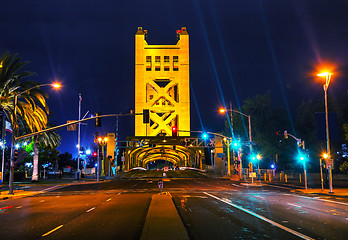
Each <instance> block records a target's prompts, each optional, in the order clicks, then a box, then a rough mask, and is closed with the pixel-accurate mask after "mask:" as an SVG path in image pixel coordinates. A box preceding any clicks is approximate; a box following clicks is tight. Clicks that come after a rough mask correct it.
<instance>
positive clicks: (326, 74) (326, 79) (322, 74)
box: [317, 72, 333, 193]
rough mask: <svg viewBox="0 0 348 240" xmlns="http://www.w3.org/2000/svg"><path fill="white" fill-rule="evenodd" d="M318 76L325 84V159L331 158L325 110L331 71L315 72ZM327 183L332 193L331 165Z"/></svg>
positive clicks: (326, 112)
mask: <svg viewBox="0 0 348 240" xmlns="http://www.w3.org/2000/svg"><path fill="white" fill-rule="evenodd" d="M317 76H319V77H325V84H324V85H323V87H324V93H325V120H326V150H327V160H329V159H330V160H331V155H330V135H329V116H328V111H327V89H328V88H329V84H330V80H331V76H332V73H330V72H323V73H319V74H317ZM329 185H330V193H333V188H332V169H331V166H330V167H329Z"/></svg>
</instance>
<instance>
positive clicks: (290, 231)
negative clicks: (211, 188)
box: [203, 192, 314, 240]
mask: <svg viewBox="0 0 348 240" xmlns="http://www.w3.org/2000/svg"><path fill="white" fill-rule="evenodd" d="M203 193H204V194H206V195H208V196H210V197H212V198H215V199H217V200H219V201H221V202H224V203H226V204H228V205H230V206H232V207H235V208H237V209H239V210H241V211H243V212H246V213H248V214H250V215H252V216H254V217H257V218H259V219H261V220H263V221H265V222H268V223H270V224H272V225H274V226H276V227H278V228H280V229H283V230H285V231H287V232H289V233H292V234H294V235H295V236H298V237H300V238H303V239H308V240H314V238H311V237H309V236H307V235H304V234H302V233H300V232H297V231H295V230H292V229H291V228H288V227H285V226H283V225H281V224H279V223H277V222H274V221H272V220H271V219H268V218H266V217H264V216H261V215H259V214H257V213H254V212H252V211H250V210H248V209H245V208H243V207H241V206H239V205H237V204H234V203H231V202H230V201H227V200H224V199H221V198H219V197H216V196H214V195H212V194H210V193H207V192H203Z"/></svg>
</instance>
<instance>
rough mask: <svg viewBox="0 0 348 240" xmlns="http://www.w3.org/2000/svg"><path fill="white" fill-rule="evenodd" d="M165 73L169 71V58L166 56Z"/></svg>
mask: <svg viewBox="0 0 348 240" xmlns="http://www.w3.org/2000/svg"><path fill="white" fill-rule="evenodd" d="M163 70H164V71H169V56H164V69H163Z"/></svg>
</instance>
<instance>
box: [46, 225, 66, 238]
mask: <svg viewBox="0 0 348 240" xmlns="http://www.w3.org/2000/svg"><path fill="white" fill-rule="evenodd" d="M61 227H63V225H60V226H58V227H56V228H54V229H52V230H51V231H49V232H47V233H45V234H42V236H41V237H46V236H47V235H49V234H51V233H53V232H54V231H57V230H58V229H59V228H61Z"/></svg>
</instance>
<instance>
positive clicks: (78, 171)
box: [76, 93, 82, 179]
mask: <svg viewBox="0 0 348 240" xmlns="http://www.w3.org/2000/svg"><path fill="white" fill-rule="evenodd" d="M81 102H82V97H81V93H80V94H79V121H80V120H81ZM77 131H78V132H77V175H76V179H80V178H81V172H80V134H81V123H80V122H79V123H78V130H77Z"/></svg>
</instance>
